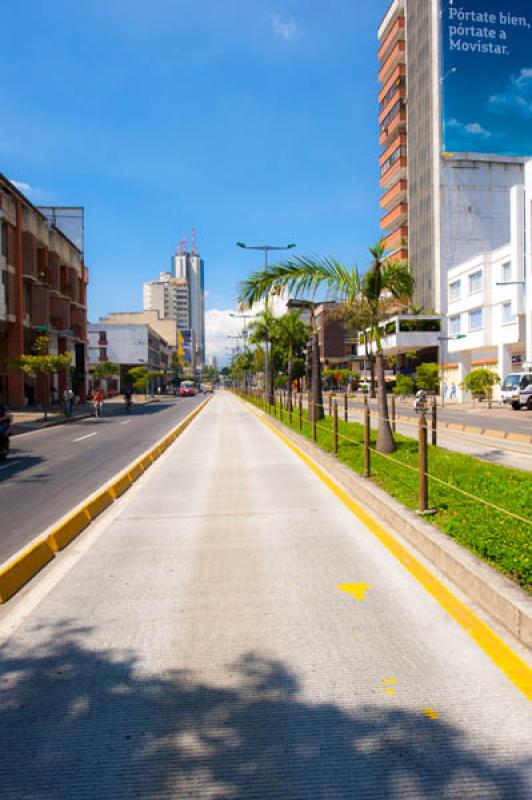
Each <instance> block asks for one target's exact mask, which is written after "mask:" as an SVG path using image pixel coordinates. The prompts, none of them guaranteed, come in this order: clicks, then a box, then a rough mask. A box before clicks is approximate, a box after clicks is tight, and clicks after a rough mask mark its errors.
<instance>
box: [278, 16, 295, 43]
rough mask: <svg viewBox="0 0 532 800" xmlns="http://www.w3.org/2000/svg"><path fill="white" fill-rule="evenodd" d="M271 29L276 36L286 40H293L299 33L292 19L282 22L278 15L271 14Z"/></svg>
mask: <svg viewBox="0 0 532 800" xmlns="http://www.w3.org/2000/svg"><path fill="white" fill-rule="evenodd" d="M272 28H273V32H274V33H275V35H276V36H279V37H280V38H281V39H286V40H288V39H293V38H294V36H297V35H298V33H300V29H299V25H298V24H297V22H296V21H295V19H294V18H293V17H288V18H287V19H286V20H284V19H283V18H282V17H281V15H280V14H273V16H272Z"/></svg>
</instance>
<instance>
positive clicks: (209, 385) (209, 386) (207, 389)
mask: <svg viewBox="0 0 532 800" xmlns="http://www.w3.org/2000/svg"><path fill="white" fill-rule="evenodd" d="M202 389H203V391H204V392H205V394H212V393H213V391H214V386H213V385H212V383H204V384H203V385H202Z"/></svg>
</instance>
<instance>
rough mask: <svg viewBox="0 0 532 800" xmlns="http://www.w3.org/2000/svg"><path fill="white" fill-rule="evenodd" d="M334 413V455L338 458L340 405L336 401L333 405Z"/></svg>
mask: <svg viewBox="0 0 532 800" xmlns="http://www.w3.org/2000/svg"><path fill="white" fill-rule="evenodd" d="M332 411H333V413H332V423H333V424H332V431H333V453H334V455H335V456H336V455H338V403H337V402H336V400H335V401H334V403H333V409H332Z"/></svg>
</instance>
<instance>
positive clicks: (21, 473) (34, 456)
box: [0, 396, 203, 563]
mask: <svg viewBox="0 0 532 800" xmlns="http://www.w3.org/2000/svg"><path fill="white" fill-rule="evenodd" d="M202 399H203V396H199V397H196V398H183V399H174V398H171V397H168V398H163V399H162V400H161V401H160V402H157V403H153V404H149V405H142V406H139V407H137V408H134V410H133V411H131V412H130V413H126V411H125V409H123V410H120V411H118V412H116V410H115V411H113V413H112V415H105V409H104V416H103V417H101V418H99V419H95V418H91V419H86V420H80V421H79V422H71V423H68V424H66V425H61V426H58V427H53V428H47V429H44V430H39V431H34V432H31V433H25V434H20V435H17V436H14V437H12V439H11V446H12V447H11V454H10V456H9V458H8V459H7V460H6V461H4V462H2V463H0V563H2V562H4V561H6V560H7V559H8V558H10V557H11V556H12V555H13V554H14V553H16V552H17V551H18V550H19V549H20V548H22V547H23V546H24V545H26V544H28V542H30V541H31V540H32V539H33V538H34V537H35V536H37V535H38V534H39V533H41V532H42V531H44V530H45V529H46V528H48V527H49V526H50V525H52V524H53V523H54V522H56V521H57V520H58V519H60V518H61V517H62V516H63V515H64V514H66V513H68V511H69V510H70V509H72V508H74V507H75V506H76V505H77V504H78V503H80V502H82V501H83V500H84V499H85V498H86V497H88V496H89V495H90V494H91V493H92V492H95V491H96V490H97V489H98V488H99V487H100V486H102V485H103V484H104V483H106V481H108V480H110V479H111V478H112V477H113V475H115V474H116V473H118V472H119V471H120V470H121V469H124V467H126V466H127V465H128V464H129V463H130V462H131V461H133V460H134V459H135V458H136V457H137V456H139V455H140V454H141V453H142V452H144V450H147V449H148V448H149V447H150V445H152V444H153V443H154V442H156V441H157V439H159V438H161V437H162V436H163V435H164V434H165V433H166V432H167V431H168V430H170V429H171V428H172V427H173V426H174V425H176V424H177V423H178V422H179V421H180V420H181V419H183V418H184V417H185V416H186V415H187V414H188V413H189V412H190V411H191V410H192V409H193V408H194V407H195V405H197V403H198V402H201V400H202Z"/></svg>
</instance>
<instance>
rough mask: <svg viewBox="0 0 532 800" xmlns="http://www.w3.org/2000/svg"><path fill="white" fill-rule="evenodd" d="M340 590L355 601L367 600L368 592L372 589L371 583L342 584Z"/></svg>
mask: <svg viewBox="0 0 532 800" xmlns="http://www.w3.org/2000/svg"><path fill="white" fill-rule="evenodd" d="M338 588H339V589H340V591H341V592H345V593H346V594H350V595H352V596H353V597H354V598H355V600H365V599H366V592H367V591H368V589H371V584H370V583H340V584H338Z"/></svg>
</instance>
